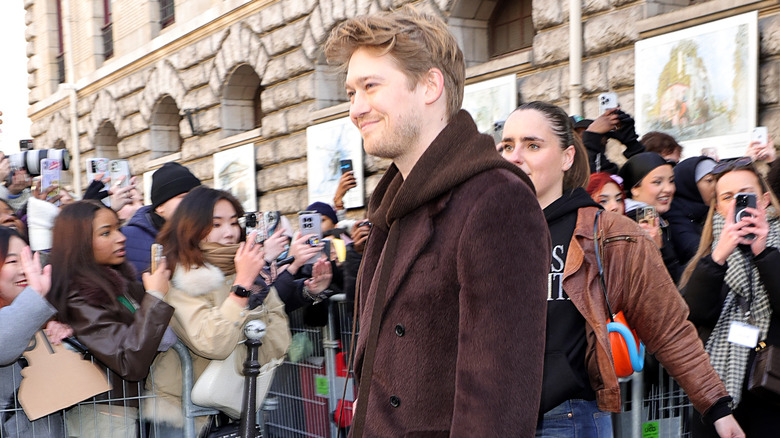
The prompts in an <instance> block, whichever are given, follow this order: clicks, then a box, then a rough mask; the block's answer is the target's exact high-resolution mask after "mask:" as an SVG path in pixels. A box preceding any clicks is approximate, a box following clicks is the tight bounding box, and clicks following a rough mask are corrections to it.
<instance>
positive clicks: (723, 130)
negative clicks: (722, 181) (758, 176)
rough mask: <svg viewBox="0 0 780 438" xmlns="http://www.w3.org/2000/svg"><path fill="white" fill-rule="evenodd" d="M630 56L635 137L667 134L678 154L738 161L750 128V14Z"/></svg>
mask: <svg viewBox="0 0 780 438" xmlns="http://www.w3.org/2000/svg"><path fill="white" fill-rule="evenodd" d="M634 56H635V60H636V61H635V65H636V68H635V90H634V91H635V102H636V103H635V105H636V106H635V108H634V111H635V115H636V117H635V118H636V130H637V133H639V135H640V136H641V135H643V134H645V133H647V132H649V131H661V132H664V133H667V134H669V135H671V136H673V137H674V138H675V139H676V140H677V141H678V142H679V143H680V144H681V145H683V147H684V150H683V155H684V156H695V155H700V154H701V149H702V148H704V147H716V148H717V150H718V155H719V156H720V158H728V157H735V156H740V155H744V153H745V149H746V148H747V146H748V144H749V142H750V131H751V130H752V128H753V127H754V126H755V125H756V112H757V109H756V108H757V106H756V97H757V96H756V94H757V82H758V73H757V68H758V13H757V12H755V11H754V12H749V13H746V14H741V15H737V16H734V17H729V18H725V19H723V20H718V21H713V22H711V23H706V24H702V25H699V26H694V27H690V28H687V29H683V30H679V31H676V32H671V33H668V34H665V35H659V36H656V37H653V38H648V39H645V40H642V41H638V42H637V43H636V45H635V46H634Z"/></svg>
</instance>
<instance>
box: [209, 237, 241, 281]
mask: <svg viewBox="0 0 780 438" xmlns="http://www.w3.org/2000/svg"><path fill="white" fill-rule="evenodd" d="M238 245H239V244H237V243H236V244H234V245H223V244H221V243H214V242H201V243H200V250H201V251H202V252H203V260H204V261H206V262H207V263H209V264H212V265H214V266H216V267H217V268H219V270H220V271H222V272H223V273H224V274H225V275H233V274H235V273H236V264H235V262H234V261H233V259H234V258H235V257H236V251H238Z"/></svg>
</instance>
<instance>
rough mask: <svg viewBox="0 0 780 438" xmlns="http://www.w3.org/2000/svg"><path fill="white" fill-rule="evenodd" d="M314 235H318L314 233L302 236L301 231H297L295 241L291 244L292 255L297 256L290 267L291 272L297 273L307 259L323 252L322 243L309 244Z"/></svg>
mask: <svg viewBox="0 0 780 438" xmlns="http://www.w3.org/2000/svg"><path fill="white" fill-rule="evenodd" d="M312 237H316V236H315V235H314V234H308V235H305V236H302V235H301V232H300V231H296V232H295V236H293V241H292V243H291V244H290V255H291V256H293V257H295V260H294V261H293V262H292V263H291V264H290V267H289V268H288V272H290V274H295V273H296V272H298V269H300V268H301V266H303V265H304V264H306V261H308V260H310V259H311V258H312V257H314V256H315V255H316V254H317V253H319V252H322V245H317V246H311V245H310V244H309V239H311V238H312Z"/></svg>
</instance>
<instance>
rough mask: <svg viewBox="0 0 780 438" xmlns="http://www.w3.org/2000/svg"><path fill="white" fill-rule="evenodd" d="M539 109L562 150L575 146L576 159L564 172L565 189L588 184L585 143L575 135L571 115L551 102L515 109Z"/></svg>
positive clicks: (588, 171) (526, 104)
mask: <svg viewBox="0 0 780 438" xmlns="http://www.w3.org/2000/svg"><path fill="white" fill-rule="evenodd" d="M529 109H531V110H536V111H539V112H540V113H541V114H542V115H543V116H544V118H545V119H547V121H548V122H549V123H550V129H552V132H553V134H555V136H556V137H558V144H559V146H560V147H561V149H562V150H565V149H566V148H568V147H569V146H572V145H573V146H574V161H573V162H572V165H571V167H570V168H569V170H567V171H565V172H563V190H568V189H574V188H577V187H582V188H585V187H587V186H588V178H589V176H590V164H588V153H587V151H586V150H585V145H584V144H583V143H582V140H580V138H579V137H577V136H576V135H574V126H573V125H572V123H571V119H570V118H569V115H568V114H566V111H564V110H563V108H561V107H559V106H557V105H553V104H551V103H547V102H542V101H538V100H537V101H533V102H528V103H524V104H522V105H520V106H519V107H517V109H516V110H515V111H522V110H529Z"/></svg>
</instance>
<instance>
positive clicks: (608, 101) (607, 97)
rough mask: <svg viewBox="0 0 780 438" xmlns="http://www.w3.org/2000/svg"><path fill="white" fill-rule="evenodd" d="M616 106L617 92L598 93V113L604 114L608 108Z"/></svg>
mask: <svg viewBox="0 0 780 438" xmlns="http://www.w3.org/2000/svg"><path fill="white" fill-rule="evenodd" d="M617 107H618V96H617V93H612V92H610V93H601V94H599V114H604V112H606V111H607V110H608V109H612V108H617Z"/></svg>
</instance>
